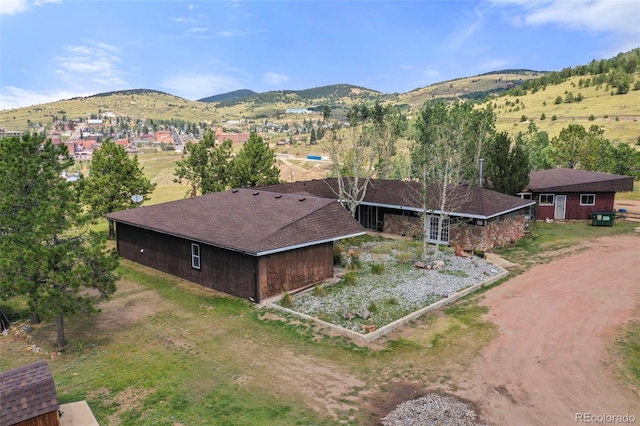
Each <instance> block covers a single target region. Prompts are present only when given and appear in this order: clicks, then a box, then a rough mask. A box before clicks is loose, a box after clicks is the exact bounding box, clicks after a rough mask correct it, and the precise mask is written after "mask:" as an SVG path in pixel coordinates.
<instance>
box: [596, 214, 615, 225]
mask: <svg viewBox="0 0 640 426" xmlns="http://www.w3.org/2000/svg"><path fill="white" fill-rule="evenodd" d="M615 218H616V212H593V213H591V225H592V226H613V221H614V219H615Z"/></svg>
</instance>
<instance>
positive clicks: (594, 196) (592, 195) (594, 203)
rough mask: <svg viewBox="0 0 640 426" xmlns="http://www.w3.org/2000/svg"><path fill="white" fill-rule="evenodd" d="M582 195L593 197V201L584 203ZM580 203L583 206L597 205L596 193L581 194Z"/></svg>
mask: <svg viewBox="0 0 640 426" xmlns="http://www.w3.org/2000/svg"><path fill="white" fill-rule="evenodd" d="M582 197H593V203H583V202H582ZM580 205H581V206H595V205H596V194H580Z"/></svg>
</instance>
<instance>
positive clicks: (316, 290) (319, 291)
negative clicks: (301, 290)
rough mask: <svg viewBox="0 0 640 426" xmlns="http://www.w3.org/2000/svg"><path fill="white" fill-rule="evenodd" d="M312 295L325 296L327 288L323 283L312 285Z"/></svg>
mask: <svg viewBox="0 0 640 426" xmlns="http://www.w3.org/2000/svg"><path fill="white" fill-rule="evenodd" d="M313 295H314V296H316V297H325V296H326V295H327V288H326V287H325V286H323V285H316V286H314V287H313Z"/></svg>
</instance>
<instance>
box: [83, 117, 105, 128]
mask: <svg viewBox="0 0 640 426" xmlns="http://www.w3.org/2000/svg"><path fill="white" fill-rule="evenodd" d="M87 124H88V125H89V127H102V120H101V119H99V118H97V119H90V120H87Z"/></svg>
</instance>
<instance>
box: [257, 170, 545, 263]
mask: <svg viewBox="0 0 640 426" xmlns="http://www.w3.org/2000/svg"><path fill="white" fill-rule="evenodd" d="M261 188H262V189H264V190H268V191H278V192H285V193H294V194H311V195H314V196H316V197H324V198H331V199H337V198H338V196H337V195H336V194H337V193H338V181H337V179H335V178H330V179H319V180H312V181H306V182H304V181H301V182H291V183H283V184H277V185H269V186H263V187H261ZM420 191H421V190H420V184H419V183H418V182H407V181H397V180H382V179H373V180H371V183H370V184H369V187H368V189H367V192H366V195H365V197H364V199H363V200H362V202H361V203H360V205H359V207H358V210H357V212H356V218H357V219H358V220H359V222H360V224H362V226H364V227H365V228H368V229H373V230H377V231H383V232H388V233H392V234H398V235H407V236H414V237H418V236H422V235H423V234H424V235H426V237H427V240H428V241H429V242H436V241H437V240H438V219H439V217H440V210H439V207H438V206H439V205H440V202H439V199H438V197H437V193H438V191H437V188H436V187H435V186H434V187H432V188H431V189H430V190H429V191H428V194H429V199H428V200H427V210H428V215H427V221H426V227H427V229H426V232H424V231H423V228H424V225H423V220H422V219H421V217H420V216H421V214H422V212H423V210H424V209H423V203H422V199H421V197H420V195H419V194H420ZM449 200H450V206H452V207H450V208H449V209H448V210H449V211H447V212H445V213H446V218H445V219H444V223H443V229H442V232H441V235H440V242H443V243H445V244H450V245H459V246H461V247H463V248H464V249H466V250H474V249H481V250H490V249H493V248H495V247H498V246H501V245H504V244H507V243H509V242H512V241H517V240H519V239H520V238H522V237H524V230H525V212H526V210H527V209H528V208H530V207H531V206H532V205H534V204H535V202H533V201H531V200H524V199H521V198H518V197H512V196H510V195H505V194H501V193H499V192H496V191H492V190H490V189H487V188H478V187H470V186H467V185H461V186H458V187H456V188H454V190H453V192H452V193H451V194H450V195H449Z"/></svg>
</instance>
